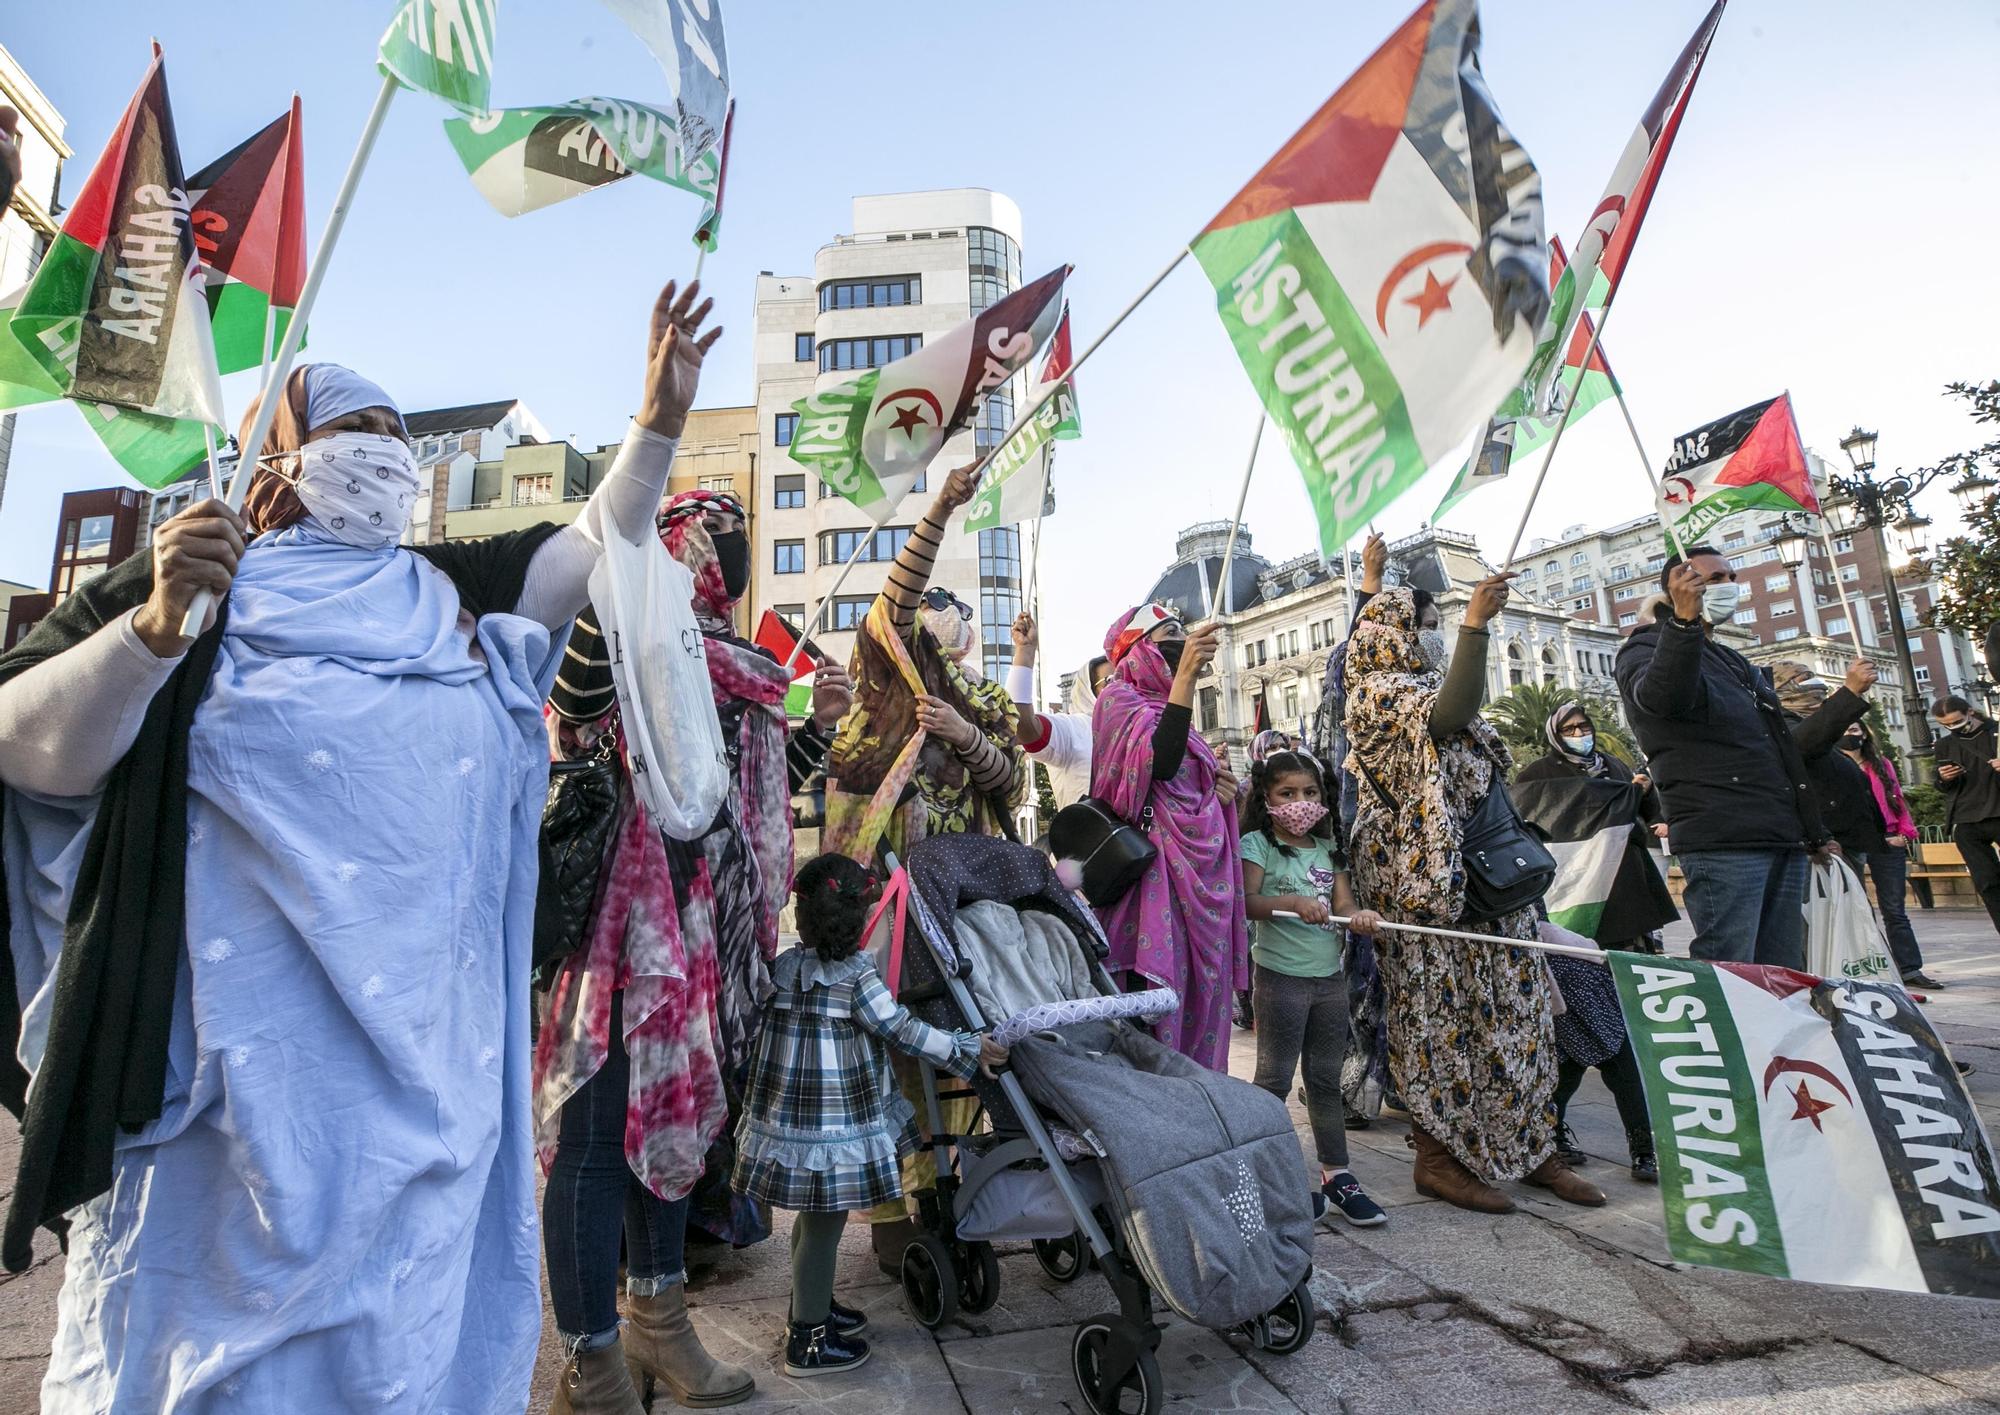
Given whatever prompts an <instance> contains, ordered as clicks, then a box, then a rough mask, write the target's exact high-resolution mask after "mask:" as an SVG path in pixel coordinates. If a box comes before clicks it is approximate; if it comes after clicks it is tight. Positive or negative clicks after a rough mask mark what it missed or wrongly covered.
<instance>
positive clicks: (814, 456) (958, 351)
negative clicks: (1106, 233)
mask: <svg viewBox="0 0 2000 1415" xmlns="http://www.w3.org/2000/svg"><path fill="white" fill-rule="evenodd" d="M1068 275H1069V267H1068V266H1066V265H1065V266H1061V267H1059V268H1057V269H1055V270H1052V271H1050V272H1049V273H1048V274H1047V275H1044V276H1043V277H1042V278H1041V279H1039V280H1037V281H1035V282H1034V283H1033V284H1031V285H1024V286H1022V287H1021V288H1020V289H1018V290H1016V291H1014V293H1012V294H1011V295H1007V296H1005V297H1004V298H1002V299H1000V300H998V301H996V302H995V303H993V304H991V305H989V306H987V307H986V308H985V309H983V310H981V311H980V312H979V313H978V314H975V315H974V316H973V317H972V318H971V319H968V320H966V321H965V322H964V323H963V324H959V325H954V326H953V327H952V328H951V329H949V330H947V331H945V332H944V333H943V334H941V335H939V336H938V337H937V338H935V339H933V340H930V341H929V342H927V343H925V344H923V345H922V347H920V348H918V349H917V350H916V351H915V352H913V353H909V354H906V355H904V356H903V357H901V358H898V359H895V360H894V361H893V362H885V363H884V364H882V366H881V367H879V368H870V369H869V370H868V371H867V372H866V373H863V374H862V375H861V376H860V377H859V378H855V379H849V380H847V381H846V382H842V383H836V384H834V385H832V386H831V387H828V388H822V389H819V390H818V391H817V392H814V393H812V394H810V395H808V396H807V397H804V398H801V399H800V400H799V401H798V402H796V403H794V404H792V411H793V412H795V413H797V414H798V418H799V421H798V426H797V428H796V429H794V431H793V433H792V444H791V447H790V448H789V449H788V450H789V451H790V453H791V456H792V460H793V461H794V462H800V463H803V464H804V465H805V466H808V467H810V468H812V469H813V471H815V472H816V473H818V475H819V479H820V480H821V481H823V482H825V483H826V484H827V485H828V486H829V487H831V488H833V490H834V491H836V492H838V493H840V495H842V496H844V497H846V498H847V500H849V501H851V502H853V503H854V505H855V506H856V507H858V508H859V509H860V510H861V511H863V512H864V513H866V514H867V516H868V517H869V518H870V519H871V520H873V521H874V523H875V524H876V525H878V526H879V525H882V524H884V523H885V522H887V521H889V520H891V519H892V518H893V517H894V516H895V515H896V512H897V508H898V507H899V506H901V505H902V501H903V498H904V496H906V495H908V494H909V492H910V490H911V489H912V488H913V487H914V486H915V485H916V482H917V478H918V477H919V476H920V475H921V474H922V473H923V470H924V468H926V467H928V466H929V465H930V464H931V459H932V458H933V457H935V456H937V454H938V452H939V451H940V450H941V449H942V448H943V447H944V445H945V444H946V442H948V441H950V440H951V439H952V438H953V437H955V436H958V435H959V434H961V433H963V432H965V431H966V430H968V429H969V428H970V427H971V426H972V422H973V418H974V416H975V415H976V414H977V413H978V412H979V411H980V407H981V405H982V403H983V402H984V401H985V400H986V397H987V395H988V394H990V393H993V392H994V391H995V390H997V389H1000V388H1002V387H1003V386H1004V385H1006V384H1007V383H1008V382H1009V381H1010V380H1012V378H1013V377H1014V375H1015V374H1017V373H1019V372H1020V371H1021V370H1022V369H1024V368H1026V367H1027V365H1028V361H1029V360H1030V359H1032V358H1034V356H1035V351H1036V350H1037V349H1040V348H1041V347H1042V346H1043V345H1044V344H1046V343H1048V341H1049V336H1050V335H1051V334H1052V333H1054V331H1055V327H1056V319H1057V316H1058V314H1059V313H1060V312H1061V310H1062V307H1063V301H1062V291H1063V281H1064V279H1065V278H1067V276H1068ZM855 342H856V343H857V344H861V343H866V342H868V341H865V340H856V341H855ZM890 342H891V341H889V340H887V339H876V340H874V341H873V344H874V345H880V346H888V345H889V344H890ZM1001 426H1002V428H1004V426H1005V424H1004V423H1002V424H1001Z"/></svg>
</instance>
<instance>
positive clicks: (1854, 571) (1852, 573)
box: [1840, 565, 1861, 585]
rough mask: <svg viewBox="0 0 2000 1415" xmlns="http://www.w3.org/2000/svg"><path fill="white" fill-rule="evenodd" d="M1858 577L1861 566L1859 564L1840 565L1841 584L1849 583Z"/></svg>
mask: <svg viewBox="0 0 2000 1415" xmlns="http://www.w3.org/2000/svg"><path fill="white" fill-rule="evenodd" d="M1860 578H1861V567H1860V566H1859V565H1843V566H1841V567H1840V583H1842V584H1843V585H1851V584H1853V583H1854V582H1855V581H1856V580H1859V579H1860Z"/></svg>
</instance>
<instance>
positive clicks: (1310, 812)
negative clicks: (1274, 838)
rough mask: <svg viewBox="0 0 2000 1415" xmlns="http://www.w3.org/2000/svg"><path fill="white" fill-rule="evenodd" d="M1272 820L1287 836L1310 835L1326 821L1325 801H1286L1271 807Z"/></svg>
mask: <svg viewBox="0 0 2000 1415" xmlns="http://www.w3.org/2000/svg"><path fill="white" fill-rule="evenodd" d="M1271 819H1272V820H1274V821H1276V822H1277V823H1278V828H1279V829H1280V830H1282V831H1284V832H1285V834H1287V835H1310V834H1312V828H1313V827H1314V826H1316V825H1318V824H1319V823H1320V822H1321V821H1323V820H1325V819H1326V803H1325V802H1324V801H1286V802H1284V803H1283V804H1282V805H1277V806H1273V807H1271Z"/></svg>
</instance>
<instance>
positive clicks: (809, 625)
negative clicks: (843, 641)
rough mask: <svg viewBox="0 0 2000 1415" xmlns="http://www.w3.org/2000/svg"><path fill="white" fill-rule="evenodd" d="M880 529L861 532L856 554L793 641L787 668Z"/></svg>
mask: <svg viewBox="0 0 2000 1415" xmlns="http://www.w3.org/2000/svg"><path fill="white" fill-rule="evenodd" d="M879 529H880V527H877V526H871V527H869V528H868V529H867V530H866V531H863V532H862V533H861V539H860V540H859V541H858V542H856V544H855V547H854V554H852V555H850V556H848V557H847V563H846V564H845V565H843V566H841V567H840V574H839V575H838V576H836V577H835V579H834V582H833V588H832V589H830V590H828V591H827V592H826V593H825V594H823V595H821V596H820V597H819V603H818V604H816V605H814V606H813V612H812V618H811V619H809V620H807V621H806V626H805V627H804V628H803V629H801V630H800V631H799V636H798V638H796V639H794V640H793V641H792V651H791V652H790V653H788V654H786V655H785V664H784V666H785V667H786V668H790V667H791V666H792V664H793V662H794V661H796V660H797V658H798V656H799V650H800V649H802V648H804V647H805V646H806V640H807V639H809V638H811V637H812V636H813V633H814V631H815V630H817V629H818V628H819V621H820V618H821V616H823V615H824V614H825V613H826V607H827V606H828V605H829V604H832V603H833V597H834V596H835V595H837V594H839V593H840V587H841V586H842V585H844V584H846V583H847V574H848V572H849V571H850V570H852V569H853V568H854V567H855V566H856V565H857V564H859V563H860V561H861V552H862V551H864V550H866V549H868V547H869V546H871V545H873V544H875V532H876V531H877V530H879Z"/></svg>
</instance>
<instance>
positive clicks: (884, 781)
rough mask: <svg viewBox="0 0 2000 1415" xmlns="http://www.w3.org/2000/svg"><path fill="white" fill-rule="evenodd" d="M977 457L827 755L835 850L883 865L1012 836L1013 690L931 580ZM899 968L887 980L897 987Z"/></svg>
mask: <svg viewBox="0 0 2000 1415" xmlns="http://www.w3.org/2000/svg"><path fill="white" fill-rule="evenodd" d="M975 490H976V483H975V482H974V481H973V479H972V475H971V468H969V467H961V468H959V469H958V470H957V471H955V472H953V473H952V474H951V475H950V476H949V477H947V478H946V479H945V484H944V488H943V490H941V491H940V492H939V493H938V496H937V500H936V501H935V502H933V503H932V505H931V508H930V510H929V511H928V512H927V513H926V514H925V516H924V519H923V520H922V521H920V522H919V523H918V524H917V527H916V529H915V530H913V531H911V532H910V538H909V540H908V541H906V542H905V543H904V545H903V548H902V550H900V551H899V552H897V555H896V561H895V563H894V564H893V565H891V566H890V567H889V578H888V582H887V583H886V584H885V585H884V586H883V587H882V593H881V594H880V595H878V596H876V599H875V602H874V604H872V605H870V606H869V608H868V617H867V618H866V619H865V620H864V621H862V625H861V632H860V633H858V634H857V635H855V643H854V657H853V675H854V684H855V687H854V693H855V701H854V708H853V710H852V711H851V712H849V713H848V714H847V718H846V720H845V721H844V722H843V723H842V724H841V728H840V735H839V737H838V738H836V739H835V741H834V744H833V750H832V752H831V753H830V754H829V756H828V758H827V769H826V770H827V783H826V818H827V827H826V832H825V836H824V848H825V850H826V851H828V852H830V853H833V854H838V855H846V856H848V857H849V858H850V859H853V860H856V861H858V862H859V863H861V864H862V865H863V866H865V867H868V868H871V869H872V868H879V866H880V863H881V861H880V852H881V851H884V850H893V851H894V852H895V853H896V856H897V858H898V859H901V858H903V857H905V856H907V855H908V853H909V850H910V847H911V846H913V845H915V844H916V843H917V842H918V841H920V840H924V839H927V838H928V837H930V836H933V835H1005V834H1008V833H1009V832H1010V831H1011V829H1012V817H1013V807H1014V803H1015V801H1016V800H1017V799H1019V796H1020V793H1021V791H1022V790H1023V788H1024V786H1025V784H1026V782H1027V775H1028V774H1027V761H1026V757H1025V754H1024V753H1023V752H1022V750H1021V744H1020V740H1019V736H1018V734H1017V732H1016V728H1015V723H1014V704H1013V703H1012V701H1010V699H1009V697H1008V694H1007V689H1006V688H1005V686H1004V685H1002V684H999V683H991V682H987V681H986V680H985V679H984V678H982V677H981V675H980V663H979V625H978V623H977V622H976V619H975V616H974V614H973V612H972V606H971V605H969V604H966V603H964V602H963V601H961V600H960V599H959V598H958V597H957V596H955V595H953V594H952V593H951V592H950V591H949V590H946V589H944V588H943V587H941V586H935V585H930V584H929V580H930V576H931V566H932V564H933V563H934V562H935V560H936V559H937V553H938V549H939V547H940V546H941V545H942V544H943V542H944V536H945V526H946V523H947V522H949V521H950V520H951V517H952V513H953V512H955V511H957V510H958V508H959V507H961V506H963V505H965V504H966V502H968V501H970V500H971V499H972V496H973V492H974V491H975ZM899 981H900V980H898V979H895V978H891V979H889V980H888V982H889V985H890V988H891V989H892V990H893V989H894V988H895V987H896V986H897V984H898V982H899ZM898 1075H899V1076H900V1078H901V1079H902V1082H903V1093H904V1095H905V1097H906V1098H908V1099H910V1100H911V1101H912V1103H913V1104H915V1105H916V1106H917V1108H918V1113H919V1114H922V1113H923V1103H924V1101H923V1090H922V1084H921V1082H920V1081H919V1079H918V1077H917V1073H916V1071H915V1069H914V1068H913V1067H909V1066H904V1067H902V1068H901V1069H899V1071H898ZM974 1113H975V1110H974V1103H973V1102H971V1101H965V1100H955V1101H947V1102H945V1103H944V1112H943V1114H944V1120H945V1124H946V1125H947V1126H948V1127H950V1128H952V1129H953V1130H962V1129H964V1128H965V1127H966V1126H968V1125H970V1124H971V1123H972V1117H973V1115H974ZM936 1186H937V1165H936V1161H935V1159H934V1158H933V1156H932V1154H931V1151H930V1150H929V1149H928V1148H925V1149H923V1150H921V1151H919V1152H918V1153H916V1154H913V1155H909V1156H907V1157H905V1159H904V1160H903V1193H904V1195H905V1196H907V1197H908V1198H911V1199H914V1198H916V1197H917V1196H918V1195H920V1194H921V1193H922V1192H923V1191H925V1190H929V1189H935V1188H936ZM869 1223H870V1227H871V1230H872V1232H871V1234H870V1238H871V1242H872V1243H873V1246H874V1250H875V1261H876V1263H877V1265H878V1266H879V1267H881V1269H882V1270H883V1271H884V1272H886V1273H888V1274H890V1275H891V1276H895V1275H897V1274H899V1273H900V1272H901V1271H902V1261H903V1252H904V1250H905V1249H906V1248H907V1247H908V1246H909V1244H910V1242H911V1241H912V1240H914V1239H915V1238H916V1236H917V1228H916V1225H915V1223H913V1222H912V1221H911V1220H910V1218H909V1211H908V1206H907V1203H906V1201H905V1200H902V1199H899V1200H894V1201H891V1202H889V1203H886V1204H882V1205H879V1206H878V1207H876V1208H875V1209H873V1210H872V1211H870V1213H869Z"/></svg>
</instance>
